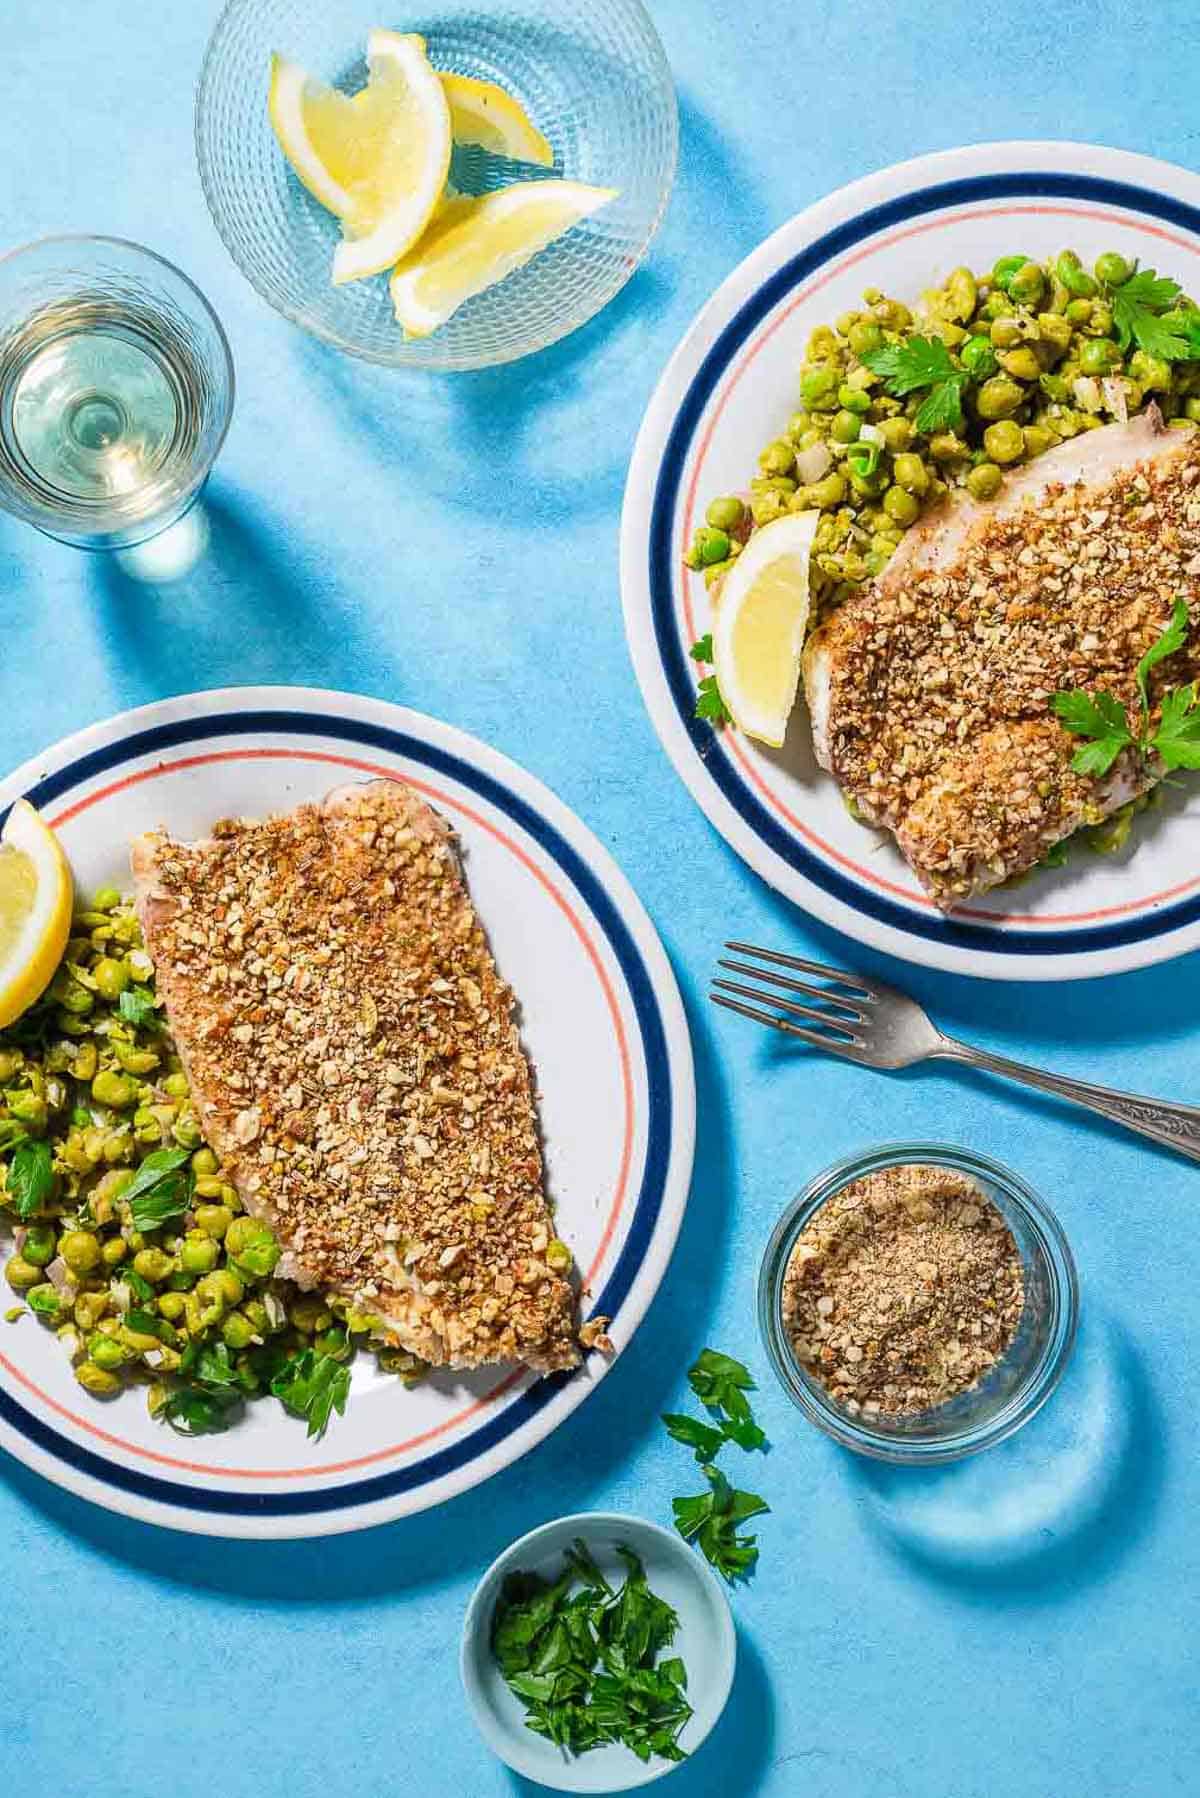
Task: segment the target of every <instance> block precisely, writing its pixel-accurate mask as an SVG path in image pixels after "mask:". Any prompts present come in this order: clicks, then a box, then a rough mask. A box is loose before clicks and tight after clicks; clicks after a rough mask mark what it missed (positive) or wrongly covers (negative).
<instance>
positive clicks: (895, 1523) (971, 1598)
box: [848, 1318, 1166, 1609]
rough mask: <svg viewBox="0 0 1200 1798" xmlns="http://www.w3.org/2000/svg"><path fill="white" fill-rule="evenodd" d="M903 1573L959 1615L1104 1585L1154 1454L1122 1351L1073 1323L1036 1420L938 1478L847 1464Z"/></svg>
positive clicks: (1154, 1427)
mask: <svg viewBox="0 0 1200 1798" xmlns="http://www.w3.org/2000/svg"><path fill="white" fill-rule="evenodd" d="M848 1460H849V1472H850V1473H851V1475H852V1477H853V1478H854V1479H855V1480H856V1481H857V1482H858V1483H859V1484H860V1486H861V1487H862V1488H863V1491H864V1493H865V1495H866V1496H867V1498H868V1501H869V1504H868V1511H867V1515H868V1516H869V1517H871V1518H872V1519H873V1521H874V1523H875V1524H876V1526H877V1527H878V1529H879V1531H880V1533H881V1534H882V1536H883V1539H884V1541H885V1542H886V1543H887V1545H888V1546H889V1547H890V1548H891V1549H892V1550H893V1551H894V1552H895V1553H896V1554H898V1555H899V1556H901V1558H902V1559H904V1560H905V1561H906V1562H908V1563H910V1564H911V1565H912V1566H914V1567H915V1568H917V1569H918V1570H919V1571H921V1572H922V1573H924V1574H926V1575H927V1576H929V1577H931V1578H933V1579H935V1580H936V1581H937V1582H938V1584H939V1585H941V1586H943V1587H945V1588H947V1589H948V1590H950V1591H953V1592H954V1593H955V1594H956V1595H957V1596H958V1597H960V1598H962V1599H964V1600H966V1601H967V1602H973V1603H978V1604H982V1605H986V1606H988V1607H990V1608H993V1609H994V1608H995V1607H996V1606H997V1605H1001V1606H1002V1605H1006V1604H1011V1605H1013V1606H1017V1607H1021V1608H1027V1607H1028V1606H1029V1605H1030V1604H1031V1603H1037V1604H1056V1603H1060V1602H1063V1601H1065V1600H1067V1599H1072V1598H1076V1597H1078V1595H1079V1594H1080V1593H1081V1592H1082V1591H1083V1590H1084V1589H1085V1588H1086V1587H1087V1586H1089V1585H1091V1584H1094V1583H1098V1582H1102V1581H1104V1580H1105V1579H1107V1578H1109V1577H1110V1576H1111V1574H1112V1573H1113V1571H1114V1569H1115V1568H1116V1566H1117V1565H1118V1563H1119V1562H1121V1561H1122V1560H1123V1559H1124V1558H1125V1557H1126V1556H1127V1555H1128V1554H1129V1553H1131V1552H1132V1551H1133V1550H1134V1549H1135V1548H1136V1546H1137V1544H1138V1542H1139V1540H1140V1539H1141V1537H1142V1536H1143V1535H1144V1534H1145V1533H1146V1532H1147V1531H1148V1530H1149V1529H1150V1528H1151V1527H1152V1525H1153V1522H1154V1514H1155V1510H1156V1506H1157V1503H1158V1499H1159V1496H1160V1493H1161V1490H1162V1485H1163V1477H1164V1469H1165V1461H1166V1447H1165V1441H1164V1434H1163V1423H1162V1417H1161V1412H1160V1409H1159V1406H1158V1403H1157V1401H1156V1399H1155V1395H1154V1392H1153V1389H1152V1387H1151V1385H1150V1382H1149V1380H1148V1378H1147V1375H1146V1371H1145V1367H1144V1364H1143V1361H1142V1358H1141V1355H1140V1354H1139V1352H1138V1350H1137V1348H1136V1347H1135V1346H1134V1344H1133V1342H1132V1341H1131V1340H1130V1339H1129V1338H1128V1337H1127V1336H1126V1335H1125V1333H1124V1332H1123V1331H1122V1330H1121V1329H1119V1328H1118V1327H1117V1326H1116V1325H1115V1324H1113V1323H1111V1322H1109V1321H1108V1320H1106V1319H1103V1318H1101V1319H1091V1320H1087V1319H1086V1318H1085V1321H1084V1324H1083V1327H1082V1329H1081V1334H1080V1341H1079V1344H1078V1347H1077V1349H1076V1361H1075V1364H1074V1365H1073V1366H1072V1367H1071V1368H1070V1369H1069V1371H1068V1373H1067V1376H1066V1378H1065V1379H1064V1381H1063V1384H1062V1386H1061V1387H1060V1388H1059V1390H1058V1391H1057V1392H1056V1393H1055V1394H1054V1395H1053V1396H1052V1397H1051V1399H1050V1400H1049V1402H1048V1403H1047V1405H1046V1407H1045V1409H1044V1410H1043V1411H1042V1412H1040V1413H1039V1415H1038V1416H1037V1417H1036V1418H1034V1419H1033V1421H1032V1422H1031V1423H1030V1424H1028V1425H1027V1426H1026V1428H1025V1429H1024V1430H1022V1431H1021V1432H1020V1434H1019V1435H1017V1436H1014V1437H1012V1438H1011V1439H1010V1440H1009V1441H1008V1442H1006V1443H1002V1444H1000V1446H999V1447H997V1448H994V1449H990V1450H988V1452H987V1453H986V1454H981V1455H976V1456H972V1457H970V1458H968V1459H967V1460H964V1461H956V1462H953V1463H951V1464H950V1465H948V1466H946V1467H940V1468H920V1469H918V1468H911V1467H891V1466H888V1465H887V1464H885V1463H883V1462H877V1461H868V1460H865V1459H861V1458H859V1457H853V1456H851V1457H848Z"/></svg>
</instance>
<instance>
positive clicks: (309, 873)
mask: <svg viewBox="0 0 1200 1798" xmlns="http://www.w3.org/2000/svg"><path fill="white" fill-rule="evenodd" d="M133 869H134V875H135V879H136V882H137V886H138V908H139V912H140V915H141V919H142V924H143V929H144V931H145V936H146V945H147V948H148V949H149V951H150V954H151V955H152V957H153V958H154V962H155V967H156V976H157V987H158V991H159V992H160V993H161V995H162V997H163V1000H164V1002H165V1006H166V1012H167V1019H168V1022H169V1025H170V1028H171V1031H172V1034H173V1036H174V1038H175V1041H176V1044H177V1046H178V1049H179V1052H180V1055H181V1057H182V1058H183V1062H184V1066H185V1068H186V1070H187V1074H188V1078H189V1080H190V1082H191V1086H192V1091H193V1096H194V1099H195V1103H196V1107H197V1110H198V1113H199V1116H200V1118H201V1120H202V1123H203V1126H204V1130H205V1135H206V1137H207V1138H208V1140H209V1142H211V1144H212V1146H213V1148H214V1149H215V1150H216V1151H217V1152H218V1154H219V1155H220V1156H221V1157H222V1160H223V1161H224V1163H225V1164H226V1166H227V1167H228V1168H229V1170H230V1174H231V1178H232V1179H233V1181H234V1182H235V1184H236V1186H237V1189H238V1191H239V1193H240V1194H241V1196H242V1199H243V1201H244V1203H245V1204H246V1206H247V1209H248V1210H251V1211H253V1212H255V1213H257V1214H260V1215H262V1216H263V1217H265V1218H267V1219H269V1221H270V1222H271V1224H272V1225H273V1227H274V1228H275V1230H276V1231H277V1233H278V1235H279V1238H280V1240H281V1242H282V1243H283V1245H284V1250H285V1255H284V1259H283V1261H282V1262H281V1269H280V1270H281V1272H283V1273H285V1274H287V1275H288V1276H289V1277H291V1278H294V1279H297V1280H299V1281H300V1282H301V1284H303V1285H306V1286H313V1287H319V1288H321V1289H322V1290H324V1291H327V1292H334V1293H339V1294H342V1295H345V1296H347V1297H350V1298H352V1299H353V1300H354V1301H355V1302H356V1304H358V1305H360V1306H361V1307H362V1308H363V1309H365V1310H368V1311H370V1312H372V1313H375V1314H377V1315H379V1316H381V1317H383V1318H385V1319H386V1320H387V1323H388V1327H389V1330H390V1331H391V1332H392V1333H393V1334H394V1336H395V1338H396V1340H397V1341H398V1342H399V1343H400V1344H401V1345H402V1346H403V1347H404V1348H405V1349H407V1350H408V1351H409V1352H411V1353H413V1354H416V1355H419V1356H420V1357H421V1358H422V1359H423V1360H425V1361H428V1362H431V1363H433V1364H436V1365H448V1366H452V1367H475V1366H478V1365H480V1364H481V1363H484V1362H503V1361H515V1362H523V1363H525V1364H526V1365H528V1366H531V1367H536V1368H540V1369H555V1368H566V1367H572V1366H574V1365H575V1363H576V1362H577V1361H578V1360H579V1349H578V1345H577V1336H576V1320H575V1302H574V1295H573V1292H572V1288H571V1286H570V1284H569V1282H568V1281H567V1280H565V1279H563V1278H561V1277H560V1276H559V1275H558V1274H556V1273H554V1272H553V1271H552V1270H551V1269H550V1268H549V1267H548V1266H547V1264H546V1261H545V1251H546V1248H547V1245H548V1243H549V1241H550V1240H551V1239H552V1238H553V1237H554V1235H555V1232H554V1228H553V1224H552V1220H551V1217H550V1212H549V1208H548V1206H547V1203H546V1199H545V1195H544V1190H543V1169H542V1156H541V1148H540V1143H539V1138H538V1126H537V1116H536V1111H535V1107H534V1098H533V1087H532V1080H531V1076H530V1068H529V1063H528V1061H527V1059H526V1057H525V1053H524V1051H523V1049H522V1047H521V1043H520V1039H519V1036H518V1033H517V1028H516V1025H515V1022H514V1017H513V1010H514V1005H513V995H512V993H511V991H510V989H509V988H508V987H507V986H506V985H505V984H504V982H503V980H502V979H501V978H500V975H499V973H498V971H497V969H496V964H495V962H494V961H493V959H492V955H491V951H490V949H489V948H488V944H487V940H486V938H485V936H484V932H483V929H482V926H481V925H480V922H479V919H478V917H477V916H476V913H475V910H474V907H473V906H472V904H471V900H470V896H469V894H468V893H467V890H466V886H465V884H464V881H463V877H462V872H461V869H460V866H459V861H458V857H457V854H456V853H455V849H454V845H453V841H452V838H451V833H450V830H449V827H448V826H447V825H446V823H445V821H444V820H443V819H442V818H440V817H439V816H438V814H437V813H436V812H434V811H433V810H432V808H431V807H430V806H428V805H426V804H425V803H424V802H423V801H422V800H421V799H420V798H418V797H417V795H416V794H415V793H413V792H412V791H411V790H410V789H409V788H408V787H406V786H404V785H403V784H401V783H400V782H393V781H375V782H371V783H369V784H367V785H363V786H356V787H349V788H343V789H340V790H339V791H337V792H334V793H331V794H330V795H329V796H328V797H327V798H326V799H325V800H324V802H323V803H322V804H321V805H302V806H299V807H297V809H296V810H295V811H292V812H289V813H287V814H286V815H284V816H282V817H277V818H269V819H267V820H266V821H264V822H261V823H255V822H245V821H240V820H238V821H228V822H224V823H221V824H219V825H217V826H216V827H215V829H214V831H213V835H212V837H211V838H209V839H206V840H204V841H202V842H197V843H179V842H176V841H174V840H172V839H171V838H170V837H168V836H166V835H164V834H161V833H155V834H152V835H150V836H147V837H143V838H141V839H140V840H139V841H138V842H137V843H136V844H135V845H134V850H133Z"/></svg>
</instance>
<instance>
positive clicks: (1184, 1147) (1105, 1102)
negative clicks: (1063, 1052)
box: [937, 1037, 1200, 1161]
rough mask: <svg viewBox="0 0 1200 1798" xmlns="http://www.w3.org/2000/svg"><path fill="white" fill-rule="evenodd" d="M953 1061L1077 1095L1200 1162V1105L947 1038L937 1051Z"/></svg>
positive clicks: (1049, 1090)
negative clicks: (1098, 1082) (1119, 1088)
mask: <svg viewBox="0 0 1200 1798" xmlns="http://www.w3.org/2000/svg"><path fill="white" fill-rule="evenodd" d="M937 1053H938V1055H939V1056H944V1057H946V1058H947V1059H948V1060H951V1061H961V1062H965V1063H966V1064H967V1066H968V1067H973V1068H983V1069H985V1070H986V1072H988V1073H989V1074H1003V1075H1004V1076H1005V1077H1006V1078H1007V1079H1009V1080H1017V1081H1019V1082H1020V1083H1021V1085H1022V1086H1033V1087H1036V1088H1037V1090H1038V1091H1039V1092H1043V1093H1053V1094H1055V1096H1056V1097H1058V1098H1060V1099H1073V1100H1074V1102H1075V1104H1076V1105H1083V1106H1085V1107H1086V1109H1087V1110H1088V1111H1095V1112H1098V1113H1099V1114H1100V1116H1101V1117H1103V1118H1108V1119H1109V1120H1110V1122H1112V1123H1114V1124H1124V1125H1125V1127H1126V1129H1127V1130H1136V1131H1137V1132H1138V1134H1139V1136H1148V1137H1149V1138H1150V1140H1151V1141H1152V1142H1156V1143H1160V1144H1161V1145H1162V1146H1163V1147H1164V1148H1167V1149H1174V1150H1175V1151H1176V1153H1177V1154H1179V1155H1186V1156H1188V1157H1189V1158H1190V1159H1191V1160H1192V1161H1200V1106H1197V1105H1172V1104H1169V1103H1168V1102H1167V1100H1165V1099H1144V1098H1140V1097H1139V1096H1138V1095H1137V1093H1121V1092H1116V1091H1115V1090H1114V1089H1113V1088H1112V1087H1110V1086H1093V1085H1092V1084H1091V1083H1090V1082H1089V1081H1087V1080H1072V1079H1070V1078H1069V1076H1067V1075H1066V1074H1047V1073H1045V1072H1043V1070H1042V1069H1041V1068H1029V1067H1026V1066H1025V1065H1024V1063H1022V1062H1019V1061H1009V1060H1008V1058H1007V1056H1004V1055H992V1054H990V1053H989V1052H988V1050H986V1049H975V1048H972V1047H971V1045H970V1044H968V1043H960V1042H956V1041H955V1040H954V1039H953V1038H952V1037H947V1038H946V1046H945V1048H944V1049H939V1050H938V1051H937Z"/></svg>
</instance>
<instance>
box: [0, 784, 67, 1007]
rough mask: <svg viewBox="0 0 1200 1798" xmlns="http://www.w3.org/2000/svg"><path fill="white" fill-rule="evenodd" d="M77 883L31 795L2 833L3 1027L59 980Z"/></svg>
mask: <svg viewBox="0 0 1200 1798" xmlns="http://www.w3.org/2000/svg"><path fill="white" fill-rule="evenodd" d="M73 896H74V883H73V881H72V879H71V870H70V867H69V866H68V864H67V858H66V856H65V855H64V854H63V852H62V850H61V848H60V847H59V843H58V838H57V837H56V836H55V834H54V832H53V831H52V830H51V829H50V827H49V825H47V824H45V823H44V822H43V820H42V818H41V816H40V814H39V813H38V812H36V811H35V810H34V808H33V806H31V805H30V804H29V801H28V800H27V799H18V800H16V802H15V803H14V805H13V808H12V810H11V811H10V812H9V814H8V820H7V822H6V823H5V826H4V832H3V835H2V836H0V1029H4V1028H7V1026H8V1025H9V1024H11V1023H12V1022H13V1020H14V1019H15V1018H19V1017H20V1015H21V1013H22V1012H23V1011H27V1010H28V1009H29V1007H30V1006H31V1005H32V1004H33V1002H34V1000H35V999H37V998H40V997H41V995H42V993H44V992H45V990H46V988H47V987H48V986H49V984H50V982H51V980H53V978H54V974H55V971H56V969H57V968H58V964H59V962H60V961H61V960H62V954H63V950H64V949H65V948H66V946H67V937H68V936H69V935H70V931H71V903H72V899H73Z"/></svg>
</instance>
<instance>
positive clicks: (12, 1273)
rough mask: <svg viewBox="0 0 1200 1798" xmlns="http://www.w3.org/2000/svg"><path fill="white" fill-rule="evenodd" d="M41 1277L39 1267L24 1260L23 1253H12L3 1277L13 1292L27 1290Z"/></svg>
mask: <svg viewBox="0 0 1200 1798" xmlns="http://www.w3.org/2000/svg"><path fill="white" fill-rule="evenodd" d="M41 1277H42V1270H41V1268H40V1267H35V1266H34V1264H33V1262H32V1261H26V1259H25V1257H24V1255H13V1256H12V1258H11V1259H10V1260H9V1261H8V1262H7V1264H6V1266H5V1269H4V1278H5V1279H6V1280H7V1281H8V1283H9V1285H10V1286H11V1287H12V1289H13V1291H14V1292H28V1290H29V1288H30V1287H31V1286H36V1285H37V1283H38V1281H39V1280H40V1279H41Z"/></svg>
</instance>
